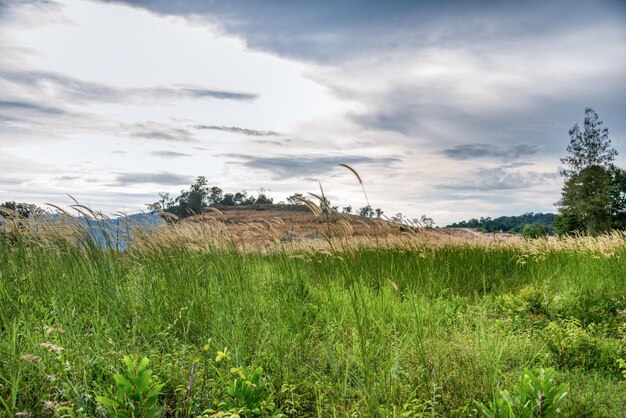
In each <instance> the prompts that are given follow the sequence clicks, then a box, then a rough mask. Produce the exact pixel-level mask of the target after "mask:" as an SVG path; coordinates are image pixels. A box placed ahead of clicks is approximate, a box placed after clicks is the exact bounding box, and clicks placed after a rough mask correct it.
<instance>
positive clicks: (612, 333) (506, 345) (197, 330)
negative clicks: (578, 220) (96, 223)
mask: <svg viewBox="0 0 626 418" xmlns="http://www.w3.org/2000/svg"><path fill="white" fill-rule="evenodd" d="M346 224H347V222H346ZM341 227H342V228H343V229H344V230H345V231H344V232H345V233H344V234H343V237H336V238H329V239H327V240H325V239H323V238H322V239H317V240H298V241H281V240H269V239H268V240H267V242H265V243H264V244H263V245H253V246H250V245H245V243H243V241H242V240H243V238H242V236H241V234H238V235H233V234H230V235H229V233H228V232H227V231H225V230H224V228H223V227H221V226H220V224H219V222H214V221H207V222H196V223H184V222H180V223H177V224H174V225H167V226H162V227H160V229H158V230H157V231H154V232H153V233H152V234H148V233H138V234H136V235H135V240H134V242H133V243H132V244H131V245H130V246H129V247H128V248H126V249H125V250H114V249H103V248H102V246H101V245H99V244H98V243H96V242H94V241H93V240H90V239H89V238H87V237H86V235H84V234H83V235H81V231H80V228H79V227H78V226H76V225H74V226H73V227H67V228H64V227H61V226H58V225H57V226H56V227H49V226H48V227H45V228H35V227H33V226H32V225H31V226H27V225H17V224H13V226H12V227H10V226H9V225H8V223H7V224H6V225H5V226H4V227H3V228H4V230H3V232H2V233H1V234H0V399H1V404H0V416H6V417H20V416H21V417H24V416H30V417H48V416H49V417H52V416H64V417H79V416H81V417H82V416H84V417H94V416H95V417H105V416H119V417H124V416H136V417H140V416H141V417H149V416H175V417H210V416H216V417H219V416H223V417H228V416H241V417H252V416H285V417H333V416H336V417H367V416H370V417H375V416H381V417H420V416H429V417H438V416H451V417H457V416H458V417H467V416H484V415H485V413H484V412H483V410H482V409H481V408H480V406H479V405H480V404H479V403H482V404H484V405H488V404H489V402H495V400H497V399H500V398H501V397H502V395H501V391H505V390H506V391H508V392H510V393H515V391H516V390H517V389H516V388H517V387H519V386H520V379H521V378H522V376H523V375H524V372H525V370H531V371H532V370H535V371H537V370H540V369H542V368H543V369H550V368H552V369H554V371H555V372H554V384H555V385H557V384H558V385H561V384H564V385H566V388H567V394H566V395H565V396H564V397H563V398H562V400H561V402H560V412H559V413H558V414H557V415H558V416H565V417H582V416H590V417H596V416H597V417H618V416H623V415H624V410H625V409H624V408H625V406H626V375H625V371H626V364H625V363H624V360H626V289H625V285H626V262H625V261H624V260H626V245H625V244H626V236H625V235H623V234H618V233H615V234H612V235H607V236H603V237H599V238H568V239H564V240H556V239H554V240H536V241H516V242H506V241H499V240H497V239H496V240H490V241H481V240H474V241H471V240H467V239H452V238H442V237H439V236H438V235H437V234H435V233H429V232H417V233H413V232H409V233H406V234H402V235H396V236H393V237H389V238H385V237H383V236H377V237H376V238H373V239H369V240H368V239H360V240H354V239H350V238H348V235H349V234H348V233H349V229H350V226H349V225H347V226H341ZM271 228H272V225H271V222H267V223H266V224H261V225H258V226H257V228H256V230H257V232H256V233H257V234H258V235H259V236H271V234H270V232H268V231H269V230H271ZM64 229H65V230H64ZM251 230H252V231H254V230H255V228H251ZM329 232H330V231H329ZM336 235H337V234H336ZM379 235H380V234H379ZM68 237H69V238H68ZM125 356H128V357H127V358H126V363H128V364H125V361H124V357H125ZM144 357H145V358H147V359H148V361H149V363H148V364H147V365H146V364H145V361H144V362H143V363H141V364H139V361H140V360H141V359H143V358H144ZM126 369H129V370H127V371H125V370H126ZM133 379H135V380H133ZM129 411H130V412H129ZM496 416H505V415H496ZM542 416H544V415H542ZM545 416H549V415H545Z"/></svg>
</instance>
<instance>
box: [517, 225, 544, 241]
mask: <svg viewBox="0 0 626 418" xmlns="http://www.w3.org/2000/svg"><path fill="white" fill-rule="evenodd" d="M522 236H523V237H524V238H543V237H545V236H546V229H545V227H544V226H543V225H542V224H534V225H531V224H526V225H524V227H523V228H522Z"/></svg>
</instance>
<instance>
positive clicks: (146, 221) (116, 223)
mask: <svg viewBox="0 0 626 418" xmlns="http://www.w3.org/2000/svg"><path fill="white" fill-rule="evenodd" d="M77 219H78V220H79V221H80V222H82V223H84V224H85V225H86V226H87V227H88V229H89V232H90V234H91V236H92V237H94V238H95V239H96V241H97V242H98V243H99V244H100V245H102V246H103V247H118V248H120V249H123V248H126V247H127V246H128V242H129V238H130V232H131V231H132V230H133V229H136V228H144V229H150V228H152V227H155V226H158V225H160V224H161V223H163V219H161V217H160V216H158V215H157V214H154V213H135V214H133V215H128V216H123V217H119V218H110V219H98V220H92V219H87V218H84V217H79V218H77Z"/></svg>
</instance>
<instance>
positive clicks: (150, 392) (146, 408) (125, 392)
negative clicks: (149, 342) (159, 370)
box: [96, 356, 164, 418]
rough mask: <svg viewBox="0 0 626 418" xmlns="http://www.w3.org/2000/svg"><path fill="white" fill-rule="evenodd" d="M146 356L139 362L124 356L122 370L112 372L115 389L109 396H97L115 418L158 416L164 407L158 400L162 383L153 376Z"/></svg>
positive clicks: (149, 417) (132, 357)
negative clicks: (123, 369)
mask: <svg viewBox="0 0 626 418" xmlns="http://www.w3.org/2000/svg"><path fill="white" fill-rule="evenodd" d="M148 363H149V360H148V359H147V358H146V357H143V358H142V359H141V360H140V361H139V362H137V360H136V359H135V357H134V356H124V364H125V365H126V370H125V372H124V374H119V373H116V374H114V375H113V379H114V380H115V385H116V391H115V393H114V394H112V395H111V396H98V397H96V401H97V402H98V403H99V404H100V405H102V406H103V407H104V408H105V409H107V410H108V411H110V412H112V413H113V414H114V415H115V416H116V417H118V418H152V417H156V416H159V415H160V414H161V413H162V412H163V408H162V407H161V406H159V405H158V404H157V401H158V396H159V392H161V389H162V388H163V386H164V385H163V384H162V383H157V382H156V381H154V380H153V378H152V371H151V370H150V369H148Z"/></svg>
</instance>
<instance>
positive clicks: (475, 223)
mask: <svg viewBox="0 0 626 418" xmlns="http://www.w3.org/2000/svg"><path fill="white" fill-rule="evenodd" d="M554 221H555V215H554V214H553V213H533V212H528V213H524V214H523V215H520V216H500V217H498V218H494V219H491V218H490V217H487V218H480V219H470V220H469V221H461V222H455V223H453V224H450V225H448V226H447V228H477V229H484V231H485V232H509V233H521V232H522V230H523V228H524V226H525V225H533V226H535V225H536V226H537V227H538V226H539V225H542V226H543V228H544V230H545V232H546V234H552V224H553V222H554Z"/></svg>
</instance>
